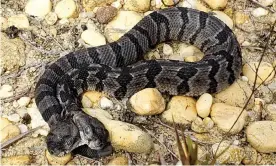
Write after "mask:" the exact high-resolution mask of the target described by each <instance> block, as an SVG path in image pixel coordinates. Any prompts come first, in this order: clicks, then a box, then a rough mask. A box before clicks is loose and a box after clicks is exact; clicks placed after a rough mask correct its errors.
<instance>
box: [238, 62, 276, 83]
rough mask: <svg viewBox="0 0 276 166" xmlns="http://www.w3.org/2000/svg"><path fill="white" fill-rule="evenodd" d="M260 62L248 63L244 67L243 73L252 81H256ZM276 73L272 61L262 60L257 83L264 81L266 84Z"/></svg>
mask: <svg viewBox="0 0 276 166" xmlns="http://www.w3.org/2000/svg"><path fill="white" fill-rule="evenodd" d="M258 64H259V62H251V63H246V64H245V65H244V66H243V68H242V71H243V74H244V75H245V76H246V77H247V78H248V79H249V82H250V83H254V80H255V76H256V68H257V67H258ZM274 75H275V71H274V68H273V66H272V65H271V64H270V63H267V62H261V64H260V67H259V70H258V77H257V80H256V83H257V84H261V83H262V82H263V81H264V83H265V84H266V83H268V82H269V81H270V80H271V79H272V78H273V77H274Z"/></svg>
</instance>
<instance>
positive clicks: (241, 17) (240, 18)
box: [234, 12, 249, 24]
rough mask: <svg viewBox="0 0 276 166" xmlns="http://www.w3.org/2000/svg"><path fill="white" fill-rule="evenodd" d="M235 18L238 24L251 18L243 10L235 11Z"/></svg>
mask: <svg viewBox="0 0 276 166" xmlns="http://www.w3.org/2000/svg"><path fill="white" fill-rule="evenodd" d="M234 18H235V23H236V24H243V23H245V22H246V21H247V20H249V16H248V15H247V14H245V13H242V12H235V15H234Z"/></svg>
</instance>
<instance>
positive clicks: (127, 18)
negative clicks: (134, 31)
mask: <svg viewBox="0 0 276 166" xmlns="http://www.w3.org/2000/svg"><path fill="white" fill-rule="evenodd" d="M142 18H143V17H142V15H140V14H139V13H137V12H133V11H119V12H118V14H117V16H116V17H115V18H114V19H113V20H112V21H110V22H109V23H108V24H107V25H106V27H105V30H104V33H105V36H106V38H107V40H108V41H109V42H113V41H116V40H118V39H119V38H120V37H121V36H123V35H124V34H125V33H126V32H127V31H129V30H130V29H131V28H133V27H134V25H136V24H137V23H138V22H139V21H140V20H141V19H142Z"/></svg>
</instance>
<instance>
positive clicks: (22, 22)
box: [8, 14, 30, 29]
mask: <svg viewBox="0 0 276 166" xmlns="http://www.w3.org/2000/svg"><path fill="white" fill-rule="evenodd" d="M8 25H9V26H12V25H13V26H15V27H17V28H19V29H27V28H29V27H30V23H29V20H28V18H27V16H26V15H24V14H18V15H14V16H11V17H9V18H8Z"/></svg>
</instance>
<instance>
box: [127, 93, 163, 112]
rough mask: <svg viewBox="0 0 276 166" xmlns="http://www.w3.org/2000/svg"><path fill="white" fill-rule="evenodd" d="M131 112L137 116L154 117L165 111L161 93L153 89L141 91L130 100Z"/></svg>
mask: <svg viewBox="0 0 276 166" xmlns="http://www.w3.org/2000/svg"><path fill="white" fill-rule="evenodd" d="M129 101H130V104H131V106H132V108H133V109H132V111H133V112H135V113H137V114H139V115H156V114H160V113H162V112H163V111H164V110H165V107H166V103H165V100H164V98H163V97H162V95H161V93H160V92H159V91H158V90H157V89H154V88H147V89H143V90H141V91H139V92H137V93H135V94H134V95H133V96H132V97H131V98H130V100H129Z"/></svg>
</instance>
